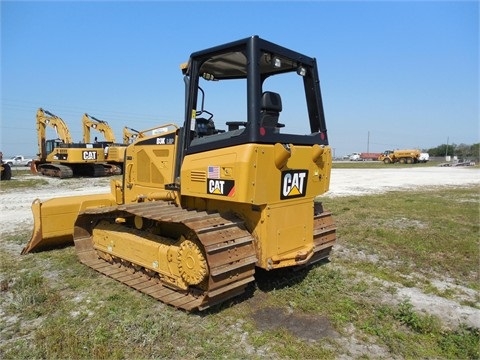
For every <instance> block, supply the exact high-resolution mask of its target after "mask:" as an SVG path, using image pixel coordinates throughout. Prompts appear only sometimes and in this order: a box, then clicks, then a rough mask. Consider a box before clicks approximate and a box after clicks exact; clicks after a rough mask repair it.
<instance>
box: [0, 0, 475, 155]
mask: <svg viewBox="0 0 480 360" xmlns="http://www.w3.org/2000/svg"><path fill="white" fill-rule="evenodd" d="M251 35H259V36H260V37H263V38H265V39H267V40H270V41H272V42H275V43H278V44H280V45H283V46H285V47H289V48H292V49H294V50H297V51H299V52H301V53H305V54H306V55H309V56H312V57H315V58H316V59H317V61H318V65H319V71H320V80H321V88H322V93H323V101H324V107H325V115H326V121H327V128H328V132H329V139H330V145H331V146H332V148H334V153H335V155H336V156H342V155H345V154H348V153H351V152H354V151H359V152H363V151H367V149H368V150H369V151H371V152H381V151H383V150H385V149H389V148H405V147H409V148H410V147H416V148H421V149H422V148H431V147H435V146H437V145H440V144H445V143H446V142H447V141H449V143H450V144H451V143H456V144H460V143H466V144H473V143H477V142H479V141H480V140H479V137H480V133H479V103H478V102H479V3H478V2H477V1H451V2H449V1H420V2H410V1H404V2H403V1H398V2H393V1H372V2H364V1H349V2H342V1H335V2H334V1H260V2H256V1H241V2H234V1H228V2H227V1H210V2H207V1H192V2H188V1H175V2H168V1H145V2H127V1H104V2H96V1H92V2H70V1H53V2H41V1H34V2H20V1H2V2H1V118H0V120H1V124H0V149H1V150H2V151H3V153H4V155H6V156H10V155H16V154H23V155H34V154H35V153H36V152H37V139H36V129H35V113H36V110H37V108H39V107H43V108H44V109H46V110H49V111H50V112H53V113H54V114H56V115H58V116H60V117H61V118H63V119H64V120H65V121H66V123H67V124H68V126H69V128H70V131H71V133H72V135H73V138H74V140H75V141H79V140H81V137H82V133H81V126H80V125H81V117H82V115H83V113H89V114H90V115H93V116H95V117H96V118H99V119H103V120H106V121H108V123H109V124H110V125H111V126H112V128H113V129H114V131H115V133H116V136H117V140H118V141H121V130H122V128H123V126H125V125H127V126H130V127H133V128H136V129H139V130H141V129H146V128H151V127H154V126H156V125H160V124H162V123H166V122H173V123H177V124H178V125H181V123H182V121H183V114H184V112H183V111H184V110H183V105H184V85H183V80H182V75H181V72H180V70H179V65H180V63H182V62H185V61H186V60H187V59H188V56H189V55H190V53H192V52H195V51H198V50H202V49H204V48H208V47H211V46H215V45H219V44H222V43H225V42H229V41H233V40H237V39H241V38H245V37H248V36H251ZM228 120H229V119H221V121H222V122H225V121H228ZM233 120H238V119H233ZM50 137H54V133H53V134H52V135H51V136H50Z"/></svg>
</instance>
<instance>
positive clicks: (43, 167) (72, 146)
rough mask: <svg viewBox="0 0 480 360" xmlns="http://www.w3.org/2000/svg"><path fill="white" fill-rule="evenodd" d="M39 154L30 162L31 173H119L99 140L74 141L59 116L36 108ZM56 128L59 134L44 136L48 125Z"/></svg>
mask: <svg viewBox="0 0 480 360" xmlns="http://www.w3.org/2000/svg"><path fill="white" fill-rule="evenodd" d="M36 122H37V136H38V153H37V156H38V158H37V159H35V160H34V161H33V162H32V166H31V171H32V173H35V174H36V173H41V174H42V175H45V176H53V177H59V178H61V179H63V178H70V177H73V176H87V177H96V176H108V175H119V174H121V168H120V167H119V166H117V165H115V164H108V163H107V162H106V161H105V153H104V149H103V146H102V144H94V143H74V142H73V141H72V136H71V134H70V130H69V129H68V126H67V124H66V123H65V121H63V119H62V118H60V117H58V116H57V115H55V114H53V113H51V112H49V111H47V110H44V109H42V108H40V109H38V110H37V115H36ZM48 127H51V128H53V129H54V130H55V132H56V134H57V136H58V138H56V139H50V140H47V139H46V136H47V128H48Z"/></svg>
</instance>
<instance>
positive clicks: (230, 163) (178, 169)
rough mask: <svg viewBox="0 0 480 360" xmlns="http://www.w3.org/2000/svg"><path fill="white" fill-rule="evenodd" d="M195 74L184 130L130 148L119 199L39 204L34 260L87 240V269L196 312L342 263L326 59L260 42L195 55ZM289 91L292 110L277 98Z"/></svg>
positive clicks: (171, 128) (190, 78)
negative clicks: (323, 264) (257, 281)
mask: <svg viewBox="0 0 480 360" xmlns="http://www.w3.org/2000/svg"><path fill="white" fill-rule="evenodd" d="M181 69H182V72H183V74H184V82H185V87H186V91H185V94H186V99H185V116H184V122H183V126H181V127H178V126H176V125H175V124H166V125H164V126H161V127H159V128H157V129H155V131H151V132H150V134H149V135H148V136H143V137H142V138H139V139H137V140H136V141H135V142H133V143H132V144H130V145H129V146H128V147H127V150H126V153H125V171H124V174H123V181H118V180H112V181H111V191H110V192H109V193H105V194H95V195H93V194H92V195H83V196H75V197H64V198H55V199H50V200H46V201H40V200H39V199H37V200H35V201H34V202H33V204H32V212H33V216H34V230H33V234H32V237H31V239H30V241H29V242H28V243H27V244H26V246H25V248H24V249H23V252H22V253H23V254H27V253H30V252H35V251H41V250H46V249H49V248H52V247H56V246H65V245H68V244H72V243H73V244H74V245H75V249H76V253H77V255H78V257H79V260H80V261H81V262H82V263H84V264H85V265H87V266H89V267H91V268H93V269H95V270H96V271H98V272H100V273H102V274H104V275H107V276H109V277H111V278H113V279H116V280H118V281H120V282H122V283H124V284H126V285H128V286H130V287H132V288H134V289H136V290H138V291H140V292H143V293H145V294H148V295H150V296H152V297H154V298H156V299H158V300H160V301H162V302H164V303H166V304H170V305H172V306H174V307H176V308H180V309H184V310H186V311H197V310H203V309H206V308H209V307H211V306H213V305H215V304H218V303H222V302H224V301H225V300H227V299H230V298H233V297H235V296H238V295H240V294H242V293H243V292H244V291H245V289H246V288H247V286H248V285H249V284H250V283H251V282H253V281H254V275H255V271H256V269H258V268H261V269H265V270H267V271H271V272H273V276H275V271H276V269H280V268H296V267H304V266H306V265H309V264H313V263H315V262H318V261H320V260H322V259H326V258H328V256H329V253H330V250H331V249H332V246H333V245H334V243H335V239H336V228H335V224H334V221H333V218H332V215H331V213H330V212H328V211H326V210H324V209H323V206H322V204H321V202H319V199H318V196H319V195H322V194H324V193H325V192H327V191H328V189H329V184H330V171H331V166H332V160H331V148H330V146H329V144H328V137H327V128H326V124H325V118H324V111H323V105H322V98H321V92H320V85H319V84H320V81H319V76H318V70H317V62H316V59H315V58H312V57H309V56H306V55H303V54H301V53H298V52H296V51H293V50H290V49H287V48H285V47H282V46H280V45H277V44H274V43H272V42H269V41H266V40H264V39H262V38H260V37H258V36H252V37H249V38H245V39H241V40H238V41H234V42H231V43H227V44H223V45H219V46H215V47H212V48H209V49H206V50H202V51H198V52H195V53H192V54H191V56H190V59H189V61H188V63H187V64H184V65H183V66H181ZM282 84H283V86H285V89H287V90H288V91H285V93H284V94H283V95H284V99H288V100H286V101H284V99H282V97H281V95H280V94H279V93H278V92H275V91H273V89H277V87H278V88H280V87H281V86H282ZM224 86H226V87H224ZM234 86H238V88H235V89H234ZM227 90H228V92H227ZM300 94H303V95H301V96H300ZM233 95H234V96H233ZM240 95H242V96H240ZM245 95H246V97H245ZM215 99H217V100H218V102H217V103H216V104H217V106H218V107H215V108H212V107H210V106H211V105H213V104H214V103H215V102H214V100H215ZM205 104H208V109H209V110H207V107H206V106H205ZM305 105H306V106H305ZM286 106H288V107H289V108H288V110H287V109H286ZM284 109H285V110H287V111H286V115H285V116H284V117H283V118H282V117H281V116H280V113H281V112H282V111H283V110H284ZM214 110H215V111H214ZM214 112H215V113H218V118H222V117H223V116H225V119H223V120H226V121H225V122H224V124H225V125H223V126H222V127H224V128H223V129H220V128H217V126H216V125H215V122H214V119H213V117H214V116H213V113H214ZM215 116H216V120H217V122H218V118H217V115H215ZM239 119H241V120H239ZM294 130H297V131H296V132H295V131H294ZM271 274H272V273H271Z"/></svg>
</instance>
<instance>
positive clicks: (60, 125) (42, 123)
mask: <svg viewBox="0 0 480 360" xmlns="http://www.w3.org/2000/svg"><path fill="white" fill-rule="evenodd" d="M47 126H50V127H51V128H53V129H54V130H55V132H56V133H57V136H58V137H59V139H60V140H62V141H63V142H64V143H65V144H71V143H72V142H73V141H72V135H71V134H70V130H68V127H67V124H65V122H64V121H63V120H62V119H61V118H60V117H58V116H56V115H54V114H52V113H51V112H49V111H47V110H44V109H42V108H39V109H38V110H37V135H38V156H39V157H40V159H45V157H46V156H47V154H46V150H45V143H46V133H47Z"/></svg>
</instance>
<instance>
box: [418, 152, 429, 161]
mask: <svg viewBox="0 0 480 360" xmlns="http://www.w3.org/2000/svg"><path fill="white" fill-rule="evenodd" d="M429 159H430V155H429V154H428V153H420V157H419V158H418V162H421V163H426V162H427V161H428V160H429Z"/></svg>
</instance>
